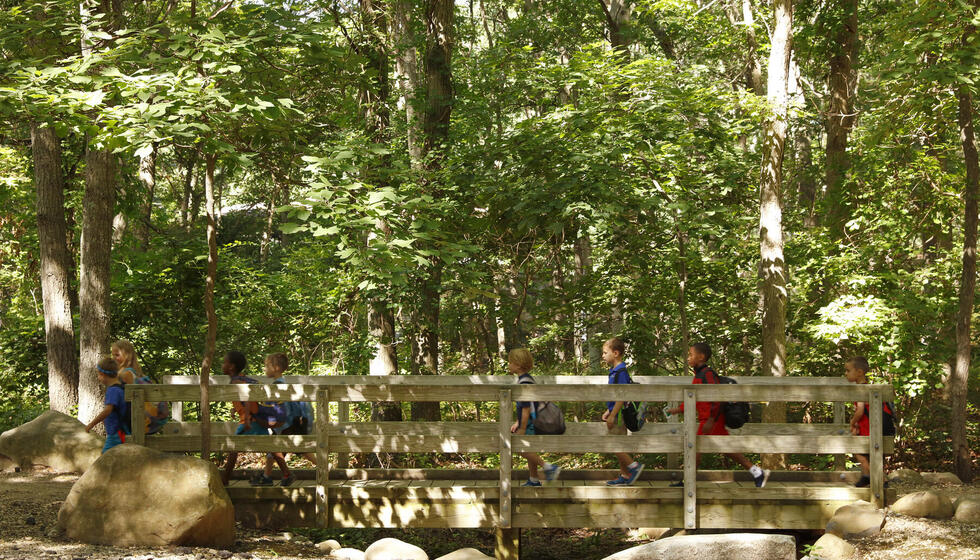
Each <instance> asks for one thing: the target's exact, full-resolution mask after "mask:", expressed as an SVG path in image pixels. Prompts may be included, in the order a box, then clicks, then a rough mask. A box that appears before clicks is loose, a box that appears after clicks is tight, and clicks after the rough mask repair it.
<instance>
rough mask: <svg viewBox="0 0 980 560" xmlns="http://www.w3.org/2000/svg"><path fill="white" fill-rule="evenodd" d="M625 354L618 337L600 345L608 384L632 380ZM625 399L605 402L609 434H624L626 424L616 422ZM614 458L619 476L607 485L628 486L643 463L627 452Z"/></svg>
mask: <svg viewBox="0 0 980 560" xmlns="http://www.w3.org/2000/svg"><path fill="white" fill-rule="evenodd" d="M625 354H626V345H625V344H624V343H623V341H622V340H620V339H619V338H610V339H609V340H607V341H606V343H605V344H603V345H602V361H604V362H605V363H606V365H608V366H609V368H610V369H609V384H610V385H628V384H630V383H631V382H632V381H633V380H632V379H630V374H629V373H627V371H626V364H625V363H624V362H623V356H624V355H625ZM625 404H626V403H625V401H618V402H612V401H607V402H606V412H604V413H603V414H602V420H603V421H604V422H605V423H606V428H607V429H608V430H609V434H610V435H626V426H624V425H623V424H617V423H616V419H617V418H618V417H619V411H620V410H622V409H623V406H624V405H625ZM616 460H618V461H619V473H620V474H619V478H617V479H615V480H610V481H608V482H606V484H607V485H609V486H629V485H631V484H633V483H634V482H636V479H637V478H639V477H640V473H641V472H643V465H642V464H641V463H639V462H637V461H634V460H633V458H632V457H630V456H629V454H628V453H616Z"/></svg>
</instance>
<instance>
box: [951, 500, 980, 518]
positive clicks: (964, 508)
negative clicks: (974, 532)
mask: <svg viewBox="0 0 980 560" xmlns="http://www.w3.org/2000/svg"><path fill="white" fill-rule="evenodd" d="M953 509H954V511H956V513H955V514H953V519H955V520H957V521H961V522H963V523H980V496H978V495H977V494H968V495H966V496H960V497H959V498H956V502H954V503H953Z"/></svg>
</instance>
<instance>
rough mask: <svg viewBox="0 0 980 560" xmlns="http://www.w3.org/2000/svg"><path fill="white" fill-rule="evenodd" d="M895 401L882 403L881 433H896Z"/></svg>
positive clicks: (888, 434) (890, 434)
mask: <svg viewBox="0 0 980 560" xmlns="http://www.w3.org/2000/svg"><path fill="white" fill-rule="evenodd" d="M896 424H898V422H896V421H895V403H893V402H882V403H881V434H882V435H885V436H893V435H895V425H896Z"/></svg>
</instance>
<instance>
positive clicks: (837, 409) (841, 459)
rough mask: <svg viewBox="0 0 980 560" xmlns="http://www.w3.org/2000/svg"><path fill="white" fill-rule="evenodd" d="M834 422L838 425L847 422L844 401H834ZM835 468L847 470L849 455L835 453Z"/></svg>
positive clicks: (848, 433)
mask: <svg viewBox="0 0 980 560" xmlns="http://www.w3.org/2000/svg"><path fill="white" fill-rule="evenodd" d="M834 424H837V425H838V426H839V425H841V424H847V411H846V410H845V409H844V403H842V402H835V403H834ZM850 434H851V433H850V432H847V433H842V434H840V435H842V436H843V435H850ZM834 470H835V471H843V470H847V455H844V454H843V453H839V454H837V455H834Z"/></svg>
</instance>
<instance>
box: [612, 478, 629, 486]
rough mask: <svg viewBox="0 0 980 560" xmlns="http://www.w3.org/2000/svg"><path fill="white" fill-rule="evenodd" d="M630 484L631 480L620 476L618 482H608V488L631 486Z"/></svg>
mask: <svg viewBox="0 0 980 560" xmlns="http://www.w3.org/2000/svg"><path fill="white" fill-rule="evenodd" d="M629 483H630V479H628V478H626V477H625V476H623V475H619V478H617V479H616V480H608V481H606V486H629Z"/></svg>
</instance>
